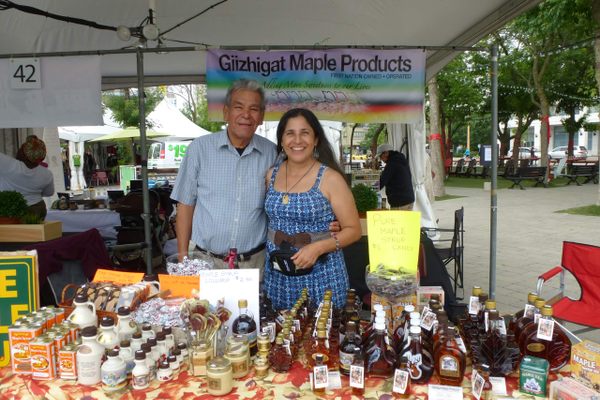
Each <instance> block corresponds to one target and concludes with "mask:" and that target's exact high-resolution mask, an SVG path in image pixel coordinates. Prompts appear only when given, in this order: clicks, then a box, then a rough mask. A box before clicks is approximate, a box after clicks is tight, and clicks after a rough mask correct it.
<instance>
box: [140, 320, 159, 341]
mask: <svg viewBox="0 0 600 400" xmlns="http://www.w3.org/2000/svg"><path fill="white" fill-rule="evenodd" d="M155 336H156V335H155V334H154V331H153V330H152V325H150V324H144V325H142V339H143V340H144V341H147V340H148V339H150V338H153V337H155Z"/></svg>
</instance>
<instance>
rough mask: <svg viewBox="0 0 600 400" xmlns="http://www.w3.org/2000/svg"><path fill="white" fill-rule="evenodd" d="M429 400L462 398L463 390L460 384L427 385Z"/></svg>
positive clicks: (459, 399) (456, 399)
mask: <svg viewBox="0 0 600 400" xmlns="http://www.w3.org/2000/svg"><path fill="white" fill-rule="evenodd" d="M427 386H428V387H427V396H428V397H427V398H428V399H429V400H462V399H463V390H462V387H460V386H446V385H427Z"/></svg>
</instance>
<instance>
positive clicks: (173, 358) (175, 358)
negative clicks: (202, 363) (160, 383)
mask: <svg viewBox="0 0 600 400" xmlns="http://www.w3.org/2000/svg"><path fill="white" fill-rule="evenodd" d="M167 361H168V362H169V363H174V362H175V361H177V356H175V355H170V356H169V357H167Z"/></svg>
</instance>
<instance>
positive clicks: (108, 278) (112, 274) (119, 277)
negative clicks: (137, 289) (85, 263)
mask: <svg viewBox="0 0 600 400" xmlns="http://www.w3.org/2000/svg"><path fill="white" fill-rule="evenodd" d="M143 277H144V273H143V272H123V271H114V270H111V269H98V270H96V275H94V282H113V283H120V284H125V285H133V284H136V283H139V282H141V280H142V278H143Z"/></svg>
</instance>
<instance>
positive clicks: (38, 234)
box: [0, 221, 62, 243]
mask: <svg viewBox="0 0 600 400" xmlns="http://www.w3.org/2000/svg"><path fill="white" fill-rule="evenodd" d="M61 236H62V222H60V221H45V222H44V223H43V224H14V225H12V224H11V225H0V242H13V243H20V242H45V241H47V240H52V239H56V238H59V237H61Z"/></svg>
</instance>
